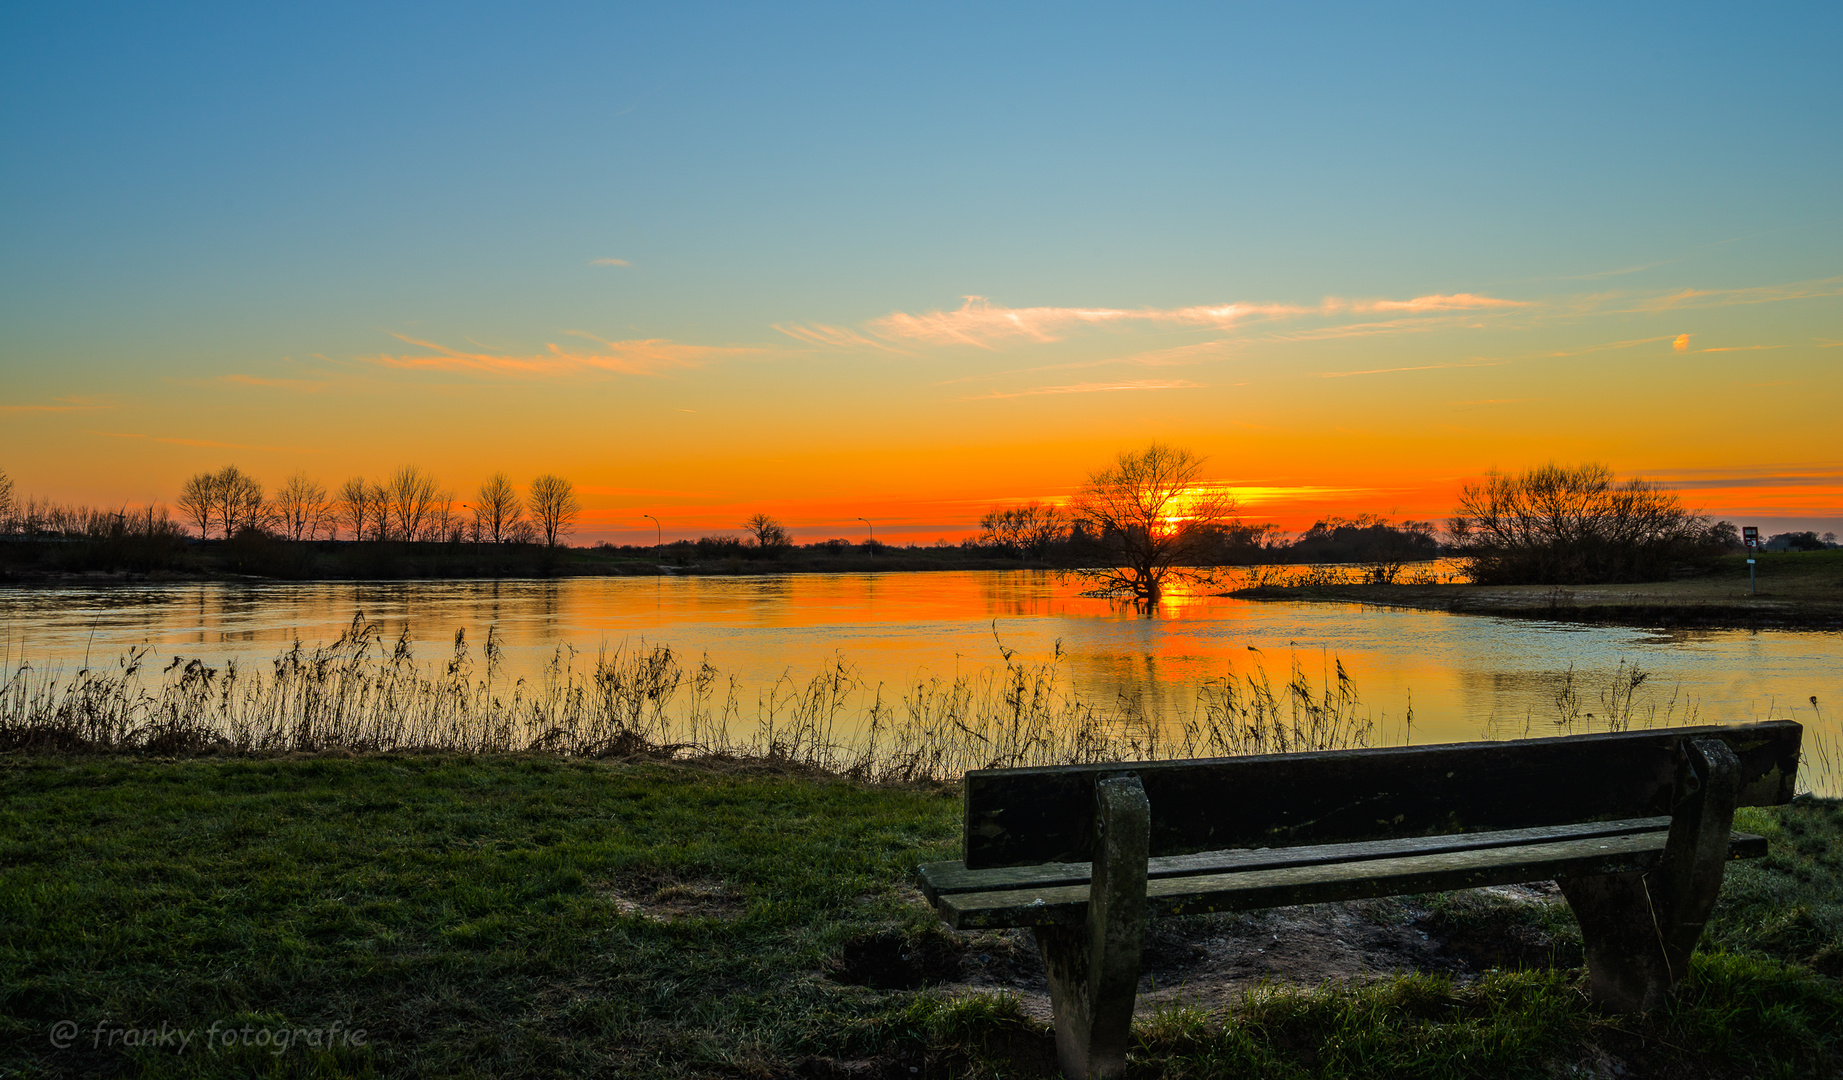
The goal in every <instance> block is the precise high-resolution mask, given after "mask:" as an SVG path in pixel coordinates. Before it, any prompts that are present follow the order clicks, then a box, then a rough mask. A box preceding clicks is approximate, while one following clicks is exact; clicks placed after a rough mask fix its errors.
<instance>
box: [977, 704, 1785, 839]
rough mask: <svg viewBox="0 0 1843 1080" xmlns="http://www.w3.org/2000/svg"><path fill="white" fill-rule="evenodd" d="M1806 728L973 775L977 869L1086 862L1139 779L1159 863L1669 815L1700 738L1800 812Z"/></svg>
mask: <svg viewBox="0 0 1843 1080" xmlns="http://www.w3.org/2000/svg"><path fill="white" fill-rule="evenodd" d="M1802 733H1803V729H1802V728H1801V727H1800V726H1799V725H1798V724H1796V723H1794V722H1792V721H1789V720H1772V721H1766V722H1763V723H1756V724H1740V725H1734V726H1724V727H1712V726H1711V727H1687V728H1662V729H1657V730H1651V731H1625V732H1613V733H1609V734H1600V735H1571V736H1565V737H1562V738H1553V739H1520V740H1515V741H1510V742H1479V743H1448V744H1444V745H1435V746H1411V747H1378V748H1373V749H1364V750H1330V751H1322V752H1318V753H1306V754H1263V755H1259V756H1252V757H1235V758H1205V759H1199V760H1191V761H1140V762H1112V763H1106V764H1097V765H1059V766H1049V767H1043V768H1032V769H984V770H979V771H976V772H969V773H967V774H966V783H965V788H966V866H967V868H968V869H970V870H978V869H985V868H988V867H995V866H1027V865H1031V864H1033V863H1042V862H1086V861H1088V860H1089V858H1090V855H1091V851H1092V847H1093V836H1094V813H1095V809H1094V807H1095V801H1094V785H1095V782H1096V781H1097V780H1099V779H1101V778H1103V777H1108V776H1124V775H1127V774H1132V775H1135V776H1138V777H1139V779H1140V782H1141V783H1142V784H1144V786H1145V791H1146V797H1147V799H1148V800H1150V802H1151V805H1152V835H1151V852H1150V854H1152V855H1154V856H1159V855H1181V854H1185V853H1188V852H1193V851H1211V850H1217V849H1221V848H1246V847H1287V846H1291V845H1296V844H1333V843H1344V842H1352V841H1362V840H1380V839H1385V838H1387V837H1394V836H1435V835H1442V834H1446V833H1460V832H1480V831H1486V830H1494V829H1519V828H1535V827H1540V826H1545V825H1561V824H1571V823H1576V822H1589V821H1616V820H1621V819H1625V818H1638V817H1655V816H1660V815H1664V814H1668V813H1670V812H1671V808H1672V806H1674V805H1675V804H1676V802H1677V801H1678V800H1679V799H1681V798H1682V796H1683V795H1684V794H1685V793H1686V792H1687V790H1688V789H1687V788H1686V787H1685V786H1684V785H1685V783H1686V782H1687V781H1688V779H1689V773H1688V772H1687V769H1688V765H1687V758H1686V756H1685V754H1684V752H1683V749H1682V744H1683V742H1684V740H1686V739H1695V738H1716V739H1720V740H1722V741H1723V742H1726V743H1727V744H1728V745H1729V747H1731V748H1732V749H1733V750H1734V753H1735V755H1736V756H1737V757H1738V758H1739V759H1740V764H1741V779H1740V793H1739V798H1738V800H1737V805H1740V806H1773V805H1777V804H1779V803H1784V802H1789V801H1791V798H1792V794H1793V790H1792V789H1793V782H1794V780H1795V778H1796V775H1797V770H1798V750H1799V740H1800V738H1801V736H1802Z"/></svg>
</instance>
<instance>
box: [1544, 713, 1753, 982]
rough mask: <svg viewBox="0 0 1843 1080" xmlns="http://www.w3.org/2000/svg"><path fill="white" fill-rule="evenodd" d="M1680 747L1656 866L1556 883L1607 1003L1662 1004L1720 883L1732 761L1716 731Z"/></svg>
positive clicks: (1734, 774) (1685, 966) (1735, 779)
mask: <svg viewBox="0 0 1843 1080" xmlns="http://www.w3.org/2000/svg"><path fill="white" fill-rule="evenodd" d="M1684 752H1685V757H1686V759H1687V760H1686V761H1685V762H1684V768H1683V777H1682V783H1681V784H1680V785H1679V790H1681V791H1685V792H1686V794H1685V796H1684V797H1683V798H1682V799H1681V800H1680V801H1679V803H1678V805H1677V808H1676V810H1675V812H1674V813H1673V815H1672V821H1671V823H1670V838H1669V839H1668V840H1667V841H1666V842H1665V845H1664V858H1663V861H1662V862H1661V863H1660V864H1659V865H1658V867H1657V868H1656V869H1655V870H1651V871H1648V872H1643V873H1629V874H1600V875H1595V876H1591V877H1579V878H1568V879H1563V880H1560V881H1558V882H1556V884H1558V885H1560V886H1561V891H1562V895H1564V896H1566V897H1567V898H1568V906H1570V907H1572V908H1573V909H1574V917H1575V918H1576V919H1577V920H1578V921H1579V922H1580V924H1581V940H1582V943H1583V944H1584V945H1585V946H1586V952H1587V977H1588V982H1589V984H1590V985H1591V987H1592V990H1593V998H1594V1002H1595V1003H1596V1004H1598V1005H1599V1006H1600V1007H1602V1008H1604V1009H1607V1010H1609V1011H1612V1012H1643V1011H1646V1010H1649V1009H1654V1008H1656V1007H1657V1006H1659V1005H1662V1004H1663V1003H1664V1001H1665V999H1666V998H1668V997H1669V996H1670V991H1671V990H1672V989H1673V988H1674V987H1675V986H1676V984H1677V981H1678V980H1680V979H1682V978H1683V975H1684V973H1685V972H1687V971H1688V970H1689V956H1690V953H1691V952H1692V951H1694V950H1695V947H1696V941H1697V939H1699V938H1701V936H1702V927H1703V925H1704V924H1705V923H1706V922H1708V918H1709V911H1710V909H1712V908H1713V907H1714V906H1715V898H1716V897H1717V895H1719V894H1720V892H1721V877H1722V872H1723V870H1724V869H1726V867H1727V864H1728V842H1729V839H1728V838H1729V834H1730V832H1731V831H1732V830H1733V827H1734V799H1735V789H1736V787H1737V786H1738V784H1739V779H1740V761H1739V759H1737V758H1736V757H1735V756H1734V751H1733V750H1731V749H1729V748H1728V745H1727V744H1726V743H1724V742H1721V741H1720V740H1717V739H1697V740H1693V741H1690V742H1688V743H1686V744H1685V746H1684Z"/></svg>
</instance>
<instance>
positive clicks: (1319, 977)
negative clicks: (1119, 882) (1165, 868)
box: [911, 882, 1581, 1022]
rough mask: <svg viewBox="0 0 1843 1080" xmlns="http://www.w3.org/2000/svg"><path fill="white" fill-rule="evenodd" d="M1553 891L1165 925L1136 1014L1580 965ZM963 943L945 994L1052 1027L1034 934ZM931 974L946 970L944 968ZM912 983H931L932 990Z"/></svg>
mask: <svg viewBox="0 0 1843 1080" xmlns="http://www.w3.org/2000/svg"><path fill="white" fill-rule="evenodd" d="M1559 903H1562V900H1561V897H1560V894H1559V892H1558V890H1556V888H1555V886H1554V884H1553V883H1549V882H1543V883H1539V884H1531V885H1512V886H1501V887H1498V888H1493V889H1478V890H1472V891H1471V892H1470V893H1469V894H1464V895H1463V897H1462V898H1461V899H1458V900H1456V901H1455V900H1453V899H1450V894H1449V898H1448V899H1446V900H1444V901H1443V902H1441V903H1440V904H1439V905H1438V906H1437V907H1430V906H1428V905H1426V904H1423V903H1421V902H1419V901H1417V900H1414V899H1411V898H1390V899H1382V900H1355V901H1347V902H1344V903H1337V904H1314V905H1309V906H1305V907H1292V908H1273V909H1270V910H1266V911H1255V912H1243V913H1233V914H1222V915H1199V916H1190V917H1186V918H1177V919H1159V920H1155V921H1153V922H1152V923H1151V924H1149V925H1148V927H1147V932H1146V943H1145V954H1144V958H1143V960H1142V961H1141V965H1140V980H1139V997H1138V1004H1137V1007H1136V1010H1135V1011H1136V1012H1137V1013H1139V1014H1141V1015H1150V1014H1152V1013H1155V1012H1156V1011H1157V1010H1158V1009H1160V1008H1161V1007H1166V1006H1171V1005H1185V1006H1189V1007H1192V1008H1197V1009H1201V1010H1202V1011H1204V1012H1205V1013H1206V1014H1209V1015H1211V1016H1213V1017H1221V1016H1223V1015H1225V1014H1226V1013H1227V1011H1228V1009H1229V1007H1230V1006H1231V1005H1232V1004H1233V1003H1234V1001H1235V1000H1236V999H1237V998H1239V997H1240V996H1241V995H1242V994H1243V993H1245V992H1246V991H1247V990H1249V989H1251V988H1253V987H1256V986H1259V985H1261V984H1263V983H1269V984H1288V985H1296V986H1317V985H1320V984H1323V983H1327V982H1343V983H1351V982H1364V981H1368V980H1370V979H1377V978H1383V977H1386V976H1389V975H1394V974H1398V973H1406V972H1423V973H1438V974H1445V975H1450V976H1452V977H1453V978H1454V979H1456V980H1458V981H1460V982H1465V981H1469V980H1470V979H1473V978H1476V977H1477V976H1478V975H1480V974H1483V973H1484V972H1486V971H1489V970H1491V969H1494V968H1541V967H1564V968H1566V967H1575V966H1578V965H1579V964H1580V962H1581V960H1580V944H1579V941H1578V940H1576V939H1573V938H1571V937H1569V936H1567V935H1566V934H1555V933H1551V932H1550V931H1548V930H1545V929H1544V923H1545V921H1546V914H1547V912H1546V908H1547V906H1548V905H1554V904H1559ZM944 934H945V935H946V936H950V937H951V939H953V940H954V941H955V942H957V943H958V945H959V947H960V950H961V951H960V965H959V974H958V976H957V977H952V978H949V979H945V980H942V981H941V982H939V983H938V984H937V985H939V986H940V987H941V989H944V990H948V991H953V990H978V991H986V992H993V991H1003V992H1006V993H1009V994H1012V995H1014V996H1015V997H1017V998H1018V1001H1019V1004H1020V1006H1021V1008H1022V1010H1023V1012H1024V1013H1025V1014H1026V1015H1029V1016H1031V1017H1033V1018H1035V1019H1038V1020H1041V1021H1044V1022H1048V1021H1049V1019H1050V1002H1049V985H1048V983H1047V981H1046V980H1045V977H1044V973H1043V961H1042V958H1041V957H1040V956H1039V955H1038V953H1037V947H1036V941H1035V939H1034V938H1033V937H1032V935H1031V933H1030V931H1028V930H1001V931H981V932H974V933H964V934H962V933H954V932H952V931H946V932H944ZM937 963H939V966H937V968H936V969H935V970H937V971H945V970H947V967H946V965H945V964H944V963H941V962H937ZM911 985H927V983H926V982H922V983H916V984H911Z"/></svg>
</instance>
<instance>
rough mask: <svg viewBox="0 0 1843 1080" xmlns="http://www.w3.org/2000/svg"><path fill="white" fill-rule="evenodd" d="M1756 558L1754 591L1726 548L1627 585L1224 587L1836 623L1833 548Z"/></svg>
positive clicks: (1504, 607)
mask: <svg viewBox="0 0 1843 1080" xmlns="http://www.w3.org/2000/svg"><path fill="white" fill-rule="evenodd" d="M1757 558H1758V560H1759V561H1758V562H1757V563H1756V564H1755V567H1754V569H1755V572H1756V574H1757V589H1758V591H1757V592H1750V591H1749V588H1748V579H1747V561H1746V557H1745V556H1740V555H1734V556H1726V557H1723V558H1721V559H1719V560H1717V561H1716V562H1715V564H1714V566H1713V568H1712V569H1711V570H1709V571H1708V572H1707V573H1702V574H1698V575H1696V576H1694V577H1686V578H1681V579H1678V580H1674V581H1652V582H1643V583H1639V584H1631V585H1570V586H1553V585H1459V584H1445V585H1434V584H1414V585H1410V584H1400V585H1374V584H1354V583H1346V582H1334V581H1324V580H1319V579H1312V578H1305V579H1302V580H1301V581H1300V582H1299V583H1297V584H1292V583H1280V584H1258V585H1253V586H1251V587H1247V588H1242V589H1238V590H1235V591H1233V592H1231V593H1230V595H1232V596H1236V597H1240V598H1242V599H1248V600H1318V601H1332V602H1337V603H1361V604H1377V605H1382V606H1387V607H1407V608H1421V609H1425V610H1433V611H1453V612H1459V613H1463V614H1473V615H1503V616H1511V617H1518V618H1532V619H1554V620H1559V621H1563V622H1590V623H1591V622H1603V623H1617V624H1622V625H1634V626H1681V627H1775V626H1776V627H1809V628H1816V629H1837V628H1843V549H1839V550H1834V551H1786V552H1770V553H1762V554H1760V555H1759V556H1757Z"/></svg>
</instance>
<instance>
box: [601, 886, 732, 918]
mask: <svg viewBox="0 0 1843 1080" xmlns="http://www.w3.org/2000/svg"><path fill="white" fill-rule="evenodd" d="M595 891H596V894H597V895H599V896H601V897H602V898H603V899H605V900H608V901H609V902H611V903H612V904H614V906H615V910H617V911H619V912H620V913H621V914H623V915H628V916H632V917H634V918H641V919H651V920H653V921H655V922H676V921H677V920H679V919H733V918H736V917H737V916H738V915H741V914H742V909H743V903H742V898H741V897H740V896H737V895H736V894H735V893H734V892H732V891H730V890H729V888H728V887H727V886H726V885H725V884H724V883H723V882H721V881H718V880H716V879H714V878H697V877H689V878H686V877H669V876H658V875H641V874H635V875H627V876H623V877H620V878H617V879H615V880H614V881H612V882H610V883H608V884H606V885H603V886H601V887H600V888H598V889H596V890H595Z"/></svg>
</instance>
